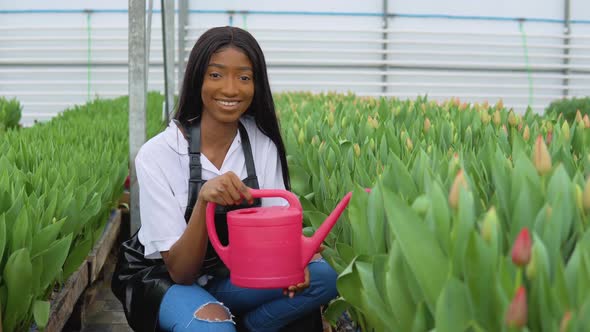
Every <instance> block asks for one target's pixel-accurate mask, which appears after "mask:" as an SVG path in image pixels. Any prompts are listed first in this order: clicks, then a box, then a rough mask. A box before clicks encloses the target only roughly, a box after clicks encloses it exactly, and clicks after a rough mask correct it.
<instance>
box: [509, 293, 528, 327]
mask: <svg viewBox="0 0 590 332" xmlns="http://www.w3.org/2000/svg"><path fill="white" fill-rule="evenodd" d="M526 322H527V303H526V290H525V288H524V287H522V286H521V287H520V288H518V290H517V291H516V295H515V296H514V299H512V302H511V303H510V305H509V306H508V310H507V311H506V325H508V327H512V328H522V327H524V326H525V325H526Z"/></svg>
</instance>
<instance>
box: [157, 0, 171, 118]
mask: <svg viewBox="0 0 590 332" xmlns="http://www.w3.org/2000/svg"><path fill="white" fill-rule="evenodd" d="M160 3H161V6H162V50H163V54H164V94H165V101H166V108H165V111H164V120H165V123H168V121H170V114H172V112H173V110H174V0H161V1H160Z"/></svg>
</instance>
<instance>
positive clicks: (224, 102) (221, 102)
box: [217, 100, 238, 106]
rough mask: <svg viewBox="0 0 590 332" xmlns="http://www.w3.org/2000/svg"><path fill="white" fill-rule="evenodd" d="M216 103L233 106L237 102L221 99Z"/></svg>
mask: <svg viewBox="0 0 590 332" xmlns="http://www.w3.org/2000/svg"><path fill="white" fill-rule="evenodd" d="M217 102H218V103H220V104H221V105H223V106H235V105H237V104H238V102H237V101H223V100H218V101H217Z"/></svg>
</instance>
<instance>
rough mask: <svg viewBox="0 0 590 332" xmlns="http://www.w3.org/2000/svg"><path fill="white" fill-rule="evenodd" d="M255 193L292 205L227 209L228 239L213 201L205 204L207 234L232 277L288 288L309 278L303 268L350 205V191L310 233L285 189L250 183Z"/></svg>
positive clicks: (234, 280) (250, 283) (252, 284)
mask: <svg viewBox="0 0 590 332" xmlns="http://www.w3.org/2000/svg"><path fill="white" fill-rule="evenodd" d="M250 192H251V193H252V196H253V197H254V198H262V197H281V198H284V199H286V200H287V202H288V203H289V206H269V207H254V208H247V209H240V210H234V211H230V212H228V213H227V227H228V235H229V244H228V245H227V246H223V245H221V243H220V242H219V237H218V236H217V231H216V230H215V218H214V216H215V203H208V204H207V214H206V221H207V232H208V233H209V240H210V241H211V244H212V245H213V248H215V251H217V254H218V255H219V257H220V258H221V260H222V261H223V262H224V263H225V265H226V266H227V268H228V269H229V270H230V271H231V274H230V275H231V277H230V278H231V282H232V283H233V284H234V285H236V286H239V287H246V288H286V287H288V286H291V285H296V284H298V283H301V282H303V281H304V280H305V275H304V269H305V267H306V266H307V264H308V263H309V262H310V261H311V258H312V257H313V255H314V254H315V253H316V252H317V250H318V248H319V247H320V245H321V244H322V242H323V241H324V239H325V238H326V236H328V233H329V232H330V230H331V229H332V227H333V226H334V224H336V221H337V220H338V217H340V215H341V214H342V211H344V209H345V208H346V206H347V205H348V202H349V201H350V197H351V196H352V193H348V194H347V195H346V196H344V198H343V199H342V201H341V202H340V203H338V205H337V206H336V209H334V211H333V212H332V213H331V214H330V216H328V219H326V220H325V221H324V223H323V224H322V226H320V228H319V229H318V230H317V231H316V232H315V234H314V235H313V236H312V237H309V238H308V237H305V236H303V234H302V223H303V209H302V208H301V204H300V203H299V200H298V199H297V196H295V195H294V194H292V193H291V192H289V191H285V190H268V189H265V190H258V189H251V190H250Z"/></svg>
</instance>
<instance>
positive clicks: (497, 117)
mask: <svg viewBox="0 0 590 332" xmlns="http://www.w3.org/2000/svg"><path fill="white" fill-rule="evenodd" d="M493 120H494V124H495V125H496V126H499V125H500V123H501V122H502V117H501V115H500V111H498V109H496V111H495V112H494V119H493Z"/></svg>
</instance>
